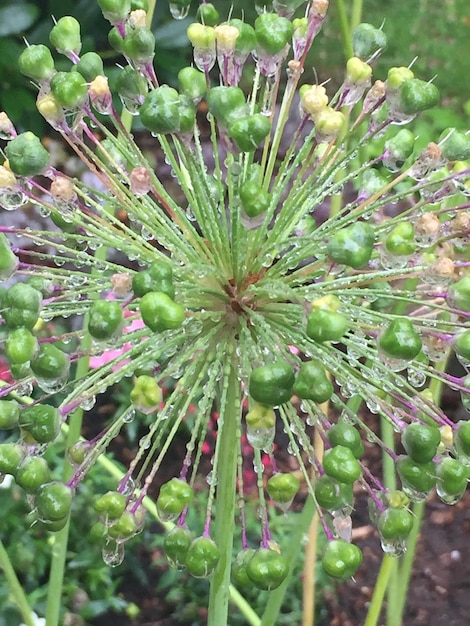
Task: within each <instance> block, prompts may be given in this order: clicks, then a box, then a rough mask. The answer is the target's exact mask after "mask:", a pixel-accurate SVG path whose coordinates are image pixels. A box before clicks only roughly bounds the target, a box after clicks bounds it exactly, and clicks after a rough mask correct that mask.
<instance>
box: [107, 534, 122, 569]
mask: <svg viewBox="0 0 470 626" xmlns="http://www.w3.org/2000/svg"><path fill="white" fill-rule="evenodd" d="M101 555H102V557H103V561H104V562H105V563H106V565H109V567H118V565H121V563H122V562H123V561H124V544H123V543H122V542H121V543H118V542H117V541H112V540H109V541H107V542H106V544H105V545H104V546H103V548H102V550H101Z"/></svg>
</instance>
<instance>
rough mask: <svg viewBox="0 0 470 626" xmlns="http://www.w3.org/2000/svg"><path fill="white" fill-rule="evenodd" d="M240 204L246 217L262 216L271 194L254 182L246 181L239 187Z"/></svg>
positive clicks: (269, 201)
mask: <svg viewBox="0 0 470 626" xmlns="http://www.w3.org/2000/svg"><path fill="white" fill-rule="evenodd" d="M239 194H240V202H241V203H242V207H243V210H244V211H245V213H246V214H247V215H248V217H257V216H258V215H262V214H263V213H265V212H266V210H267V209H268V207H269V205H270V203H271V194H270V193H269V192H268V191H266V190H265V189H263V188H262V187H261V186H260V185H259V184H258V183H257V182H255V181H254V180H246V181H245V182H243V183H242V184H241V185H240V189H239Z"/></svg>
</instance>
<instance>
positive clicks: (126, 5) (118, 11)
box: [98, 0, 132, 24]
mask: <svg viewBox="0 0 470 626" xmlns="http://www.w3.org/2000/svg"><path fill="white" fill-rule="evenodd" d="M98 4H99V6H100V9H101V11H102V12H103V16H104V18H105V19H106V20H108V22H111V24H117V23H118V22H122V21H123V20H125V19H126V17H127V16H128V15H129V13H130V12H131V8H132V5H131V0H98Z"/></svg>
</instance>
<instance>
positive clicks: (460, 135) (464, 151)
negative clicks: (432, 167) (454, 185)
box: [439, 128, 470, 161]
mask: <svg viewBox="0 0 470 626" xmlns="http://www.w3.org/2000/svg"><path fill="white" fill-rule="evenodd" d="M439 147H440V148H441V151H442V156H443V157H444V158H445V159H448V160H449V161H466V160H467V159H470V137H469V136H468V135H467V134H466V133H464V132H461V131H459V130H457V129H456V128H446V130H444V131H443V132H442V133H441V136H440V138H439Z"/></svg>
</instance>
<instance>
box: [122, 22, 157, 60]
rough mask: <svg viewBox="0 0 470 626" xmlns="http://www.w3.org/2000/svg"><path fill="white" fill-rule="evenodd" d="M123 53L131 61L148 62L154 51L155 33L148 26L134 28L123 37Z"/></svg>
mask: <svg viewBox="0 0 470 626" xmlns="http://www.w3.org/2000/svg"><path fill="white" fill-rule="evenodd" d="M124 53H125V55H126V56H127V57H129V58H130V59H131V60H132V61H134V62H136V63H140V64H144V63H148V62H150V61H151V60H152V59H153V55H154V53H155V35H154V34H153V33H152V31H151V30H149V29H148V28H134V29H132V30H131V31H130V32H129V33H128V34H127V35H126V37H125V38H124Z"/></svg>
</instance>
